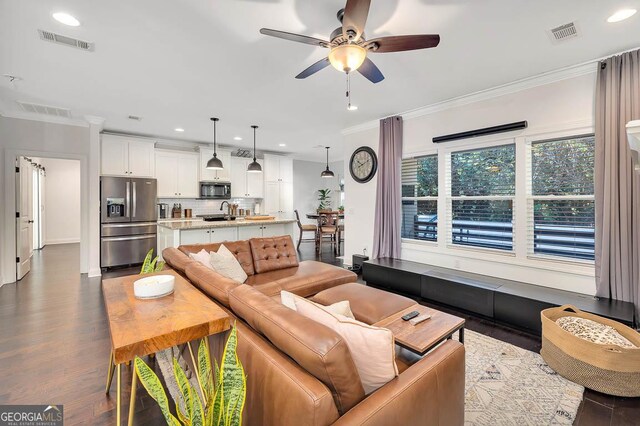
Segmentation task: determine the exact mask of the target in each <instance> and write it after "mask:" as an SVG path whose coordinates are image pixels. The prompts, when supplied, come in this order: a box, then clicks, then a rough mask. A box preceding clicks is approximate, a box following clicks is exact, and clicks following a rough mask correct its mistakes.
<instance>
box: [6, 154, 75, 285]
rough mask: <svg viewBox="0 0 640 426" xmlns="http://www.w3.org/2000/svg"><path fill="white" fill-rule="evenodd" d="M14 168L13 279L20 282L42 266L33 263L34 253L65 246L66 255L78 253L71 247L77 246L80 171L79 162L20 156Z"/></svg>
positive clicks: (38, 263)
mask: <svg viewBox="0 0 640 426" xmlns="http://www.w3.org/2000/svg"><path fill="white" fill-rule="evenodd" d="M16 166H17V167H16V206H17V207H18V209H17V210H18V212H17V213H16V253H17V255H18V256H17V258H16V275H17V279H18V280H21V279H22V278H24V277H25V276H26V275H27V274H28V273H29V272H30V271H31V270H32V269H33V267H34V266H35V267H43V266H44V264H43V263H42V262H36V263H34V262H33V256H34V253H36V252H37V251H38V250H43V251H46V250H47V247H54V246H57V245H62V244H67V245H70V246H69V247H68V249H69V250H67V252H69V253H76V252H79V250H75V249H74V248H77V247H72V246H71V245H76V246H79V244H80V233H81V228H80V223H81V207H80V202H81V201H80V191H81V171H80V160H67V159H59V158H43V157H39V158H33V157H26V156H20V157H18V158H17V160H16ZM50 251H51V250H50ZM58 251H59V250H58ZM78 261H79V257H78Z"/></svg>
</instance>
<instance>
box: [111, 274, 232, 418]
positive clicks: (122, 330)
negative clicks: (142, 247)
mask: <svg viewBox="0 0 640 426" xmlns="http://www.w3.org/2000/svg"><path fill="white" fill-rule="evenodd" d="M153 275H173V276H175V277H176V281H175V287H174V288H175V291H174V292H173V294H170V295H168V296H164V297H161V298H158V299H148V300H140V299H136V298H135V296H134V295H133V282H134V281H135V280H137V279H139V278H140V275H131V276H127V277H120V278H112V279H107V280H103V281H102V293H103V295H104V304H105V306H106V309H107V317H108V319H109V330H110V332H111V356H110V359H109V370H108V373H107V388H106V393H107V394H108V393H109V389H110V388H111V381H112V379H113V372H114V369H115V370H116V377H117V386H118V389H117V411H116V413H117V414H116V421H117V424H118V425H120V365H121V364H122V363H125V362H130V361H132V360H133V359H134V358H135V357H136V356H144V355H151V354H155V353H156V352H159V351H162V350H164V349H168V348H171V347H173V346H177V345H181V344H184V343H186V344H188V343H189V342H191V341H192V340H196V339H200V338H202V337H205V336H209V335H211V334H216V333H221V332H224V331H226V330H228V329H229V324H230V318H229V315H227V314H226V313H225V312H224V311H223V310H222V309H221V308H220V307H219V306H218V305H216V304H215V303H214V302H212V301H211V300H209V298H207V297H206V296H205V295H204V294H202V293H201V292H200V291H199V290H198V289H197V288H195V287H194V286H193V285H191V284H190V283H189V282H188V281H187V280H185V279H184V278H183V277H181V276H180V275H178V274H177V273H176V272H175V271H172V270H167V271H162V272H158V273H155V274H153ZM189 349H191V348H190V347H189ZM132 368H133V367H132ZM136 385H137V375H136V374H135V372H134V373H133V374H132V380H131V403H130V404H129V424H131V422H132V420H133V410H134V407H135V394H136Z"/></svg>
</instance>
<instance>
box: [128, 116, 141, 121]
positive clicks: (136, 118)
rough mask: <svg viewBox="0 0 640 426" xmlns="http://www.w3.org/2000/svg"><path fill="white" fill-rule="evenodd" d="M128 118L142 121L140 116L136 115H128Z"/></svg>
mask: <svg viewBox="0 0 640 426" xmlns="http://www.w3.org/2000/svg"><path fill="white" fill-rule="evenodd" d="M127 118H128V119H129V120H134V121H142V117H138V116H137V115H130V116H129V117H127Z"/></svg>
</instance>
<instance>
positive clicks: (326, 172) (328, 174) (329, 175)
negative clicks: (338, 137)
mask: <svg viewBox="0 0 640 426" xmlns="http://www.w3.org/2000/svg"><path fill="white" fill-rule="evenodd" d="M325 148H326V149H327V168H326V169H325V170H323V171H322V173H320V177H323V178H332V177H335V175H334V174H333V172H332V171H331V170H329V147H328V146H327V147H325Z"/></svg>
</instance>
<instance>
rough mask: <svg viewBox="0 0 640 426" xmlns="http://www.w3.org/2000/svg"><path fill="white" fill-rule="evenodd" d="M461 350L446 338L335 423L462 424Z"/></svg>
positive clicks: (374, 425)
mask: <svg viewBox="0 0 640 426" xmlns="http://www.w3.org/2000/svg"><path fill="white" fill-rule="evenodd" d="M464 359H465V350H464V346H463V345H461V344H460V343H459V342H456V341H453V340H448V341H447V342H445V343H444V344H443V345H441V346H440V347H438V348H437V349H435V350H434V351H432V352H431V353H429V354H428V355H426V356H425V357H424V358H423V359H421V360H420V361H418V362H417V363H415V364H414V365H412V366H411V367H409V368H408V369H407V370H406V371H404V372H403V373H402V374H400V375H399V376H398V377H396V378H395V379H393V380H392V381H390V382H389V383H387V384H386V385H384V386H383V387H381V388H380V389H378V390H377V391H375V392H374V393H372V394H371V395H369V396H368V397H367V398H366V399H365V400H364V401H362V402H360V403H359V404H358V405H356V406H355V407H353V408H352V409H351V410H349V411H348V412H347V413H345V414H344V415H343V416H342V417H340V419H338V421H336V422H335V423H334V425H335V426H347V425H349V426H351V425H367V426H386V425H391V424H398V425H400V424H406V425H425V426H428V425H438V426H442V425H462V424H464V380H465V379H464V373H465V361H464Z"/></svg>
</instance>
